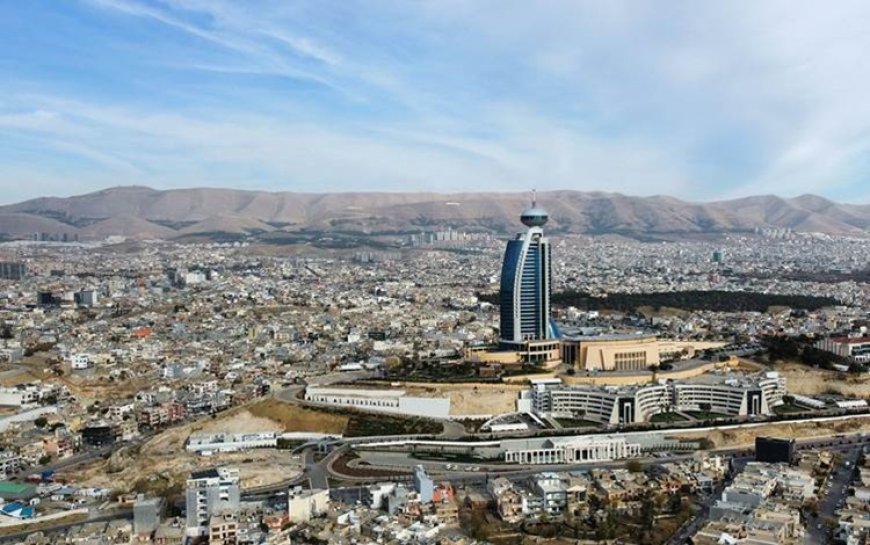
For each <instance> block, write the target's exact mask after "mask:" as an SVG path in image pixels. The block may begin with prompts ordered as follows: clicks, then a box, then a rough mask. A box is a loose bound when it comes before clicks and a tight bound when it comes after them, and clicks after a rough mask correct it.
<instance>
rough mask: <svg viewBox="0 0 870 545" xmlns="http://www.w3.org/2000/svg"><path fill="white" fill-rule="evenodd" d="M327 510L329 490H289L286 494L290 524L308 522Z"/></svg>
mask: <svg viewBox="0 0 870 545" xmlns="http://www.w3.org/2000/svg"><path fill="white" fill-rule="evenodd" d="M328 509H329V490H319V489H315V490H302V489H301V488H294V489H291V490H290V492H289V493H288V494H287V516H288V519H289V521H290V522H294V523H296V522H308V521H309V520H311V519H312V518H313V517H316V516H319V515H322V514H324V513H326V511H327V510H328Z"/></svg>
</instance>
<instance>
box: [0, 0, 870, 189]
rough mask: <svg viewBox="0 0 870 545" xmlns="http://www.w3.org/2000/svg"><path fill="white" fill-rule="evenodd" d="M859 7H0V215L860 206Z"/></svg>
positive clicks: (866, 14) (863, 116)
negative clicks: (335, 197)
mask: <svg viewBox="0 0 870 545" xmlns="http://www.w3.org/2000/svg"><path fill="white" fill-rule="evenodd" d="M868 21H870V3H868V2H866V1H850V0H840V1H838V2H833V3H824V4H823V3H819V2H803V1H795V0H792V1H783V2H778V1H757V0H752V1H740V0H737V1H728V2H691V1H677V0H673V1H671V0H668V1H665V2H662V1H654V0H651V1H643V0H631V1H628V2H619V1H610V0H608V1H607V2H602V1H597V2H584V1H565V2H559V1H547V0H541V1H535V2H529V1H516V2H514V1H509V0H494V1H483V0H481V1H472V0H461V1H460V0H455V1H454V0H435V1H428V2H411V1H395V2H387V1H354V0H341V1H339V0H335V1H332V0H320V1H311V2H291V1H285V0H271V1H262V0H245V1H238V0H226V1H224V0H151V1H145V0H64V1H55V0H28V1H26V2H5V3H3V4H2V5H0V86H2V88H3V93H2V94H0V189H2V197H0V202H14V201H17V200H21V199H25V198H30V197H35V196H42V195H72V194H78V193H84V192H88V191H93V190H97V189H101V188H104V187H108V186H115V185H129V184H140V185H148V186H151V187H156V188H172V187H192V186H222V187H233V188H240V189H264V190H291V191H309V192H320V191H357V190H359V191H476V190H481V191H486V190H506V191H525V190H527V189H528V188H531V187H537V188H538V189H578V190H600V191H613V192H620V193H626V194H635V195H652V194H667V195H674V196H678V197H682V198H685V199H690V200H711V199H721V198H732V197H737V196H742V195H749V194H767V193H775V194H779V195H783V196H795V195H799V194H802V193H818V194H822V195H825V196H828V197H830V198H833V199H835V200H840V201H845V202H870V62H867V51H870V28H868V27H870V23H868Z"/></svg>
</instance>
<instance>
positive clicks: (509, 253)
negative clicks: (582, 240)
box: [499, 202, 558, 361]
mask: <svg viewBox="0 0 870 545" xmlns="http://www.w3.org/2000/svg"><path fill="white" fill-rule="evenodd" d="M520 219H521V221H522V222H523V224H524V225H526V226H527V227H528V228H529V229H528V231H526V232H525V233H520V234H518V235H517V237H516V238H515V239H514V240H511V241H509V242H508V244H507V248H506V249H505V254H504V261H503V262H502V268H501V285H500V290H499V310H500V316H499V318H500V330H501V333H500V341H499V344H500V348H501V349H502V350H517V351H521V352H526V353H527V354H528V356H530V357H531V361H536V360H544V359H549V358H550V356H549V354H547V355H546V356H545V355H544V354H543V352H547V353H549V352H550V351H551V350H552V349H553V348H552V347H550V346H547V347H546V349H542V350H541V352H542V354H540V355H536V354H533V352H535V350H530V348H529V346H530V343H532V344H533V343H534V342H535V341H548V340H553V339H555V338H556V337H557V336H558V332H557V330H556V328H555V326H554V325H553V323H552V321H551V320H550V291H551V276H552V271H551V268H550V262H551V260H550V243H549V241H548V240H547V238H546V237H545V236H544V231H543V229H542V227H543V226H544V225H545V224H546V223H547V219H548V215H547V212H546V211H545V210H544V209H542V208H539V207H538V206H536V205H535V203H534V202H532V207H531V208H528V209H526V210H525V211H523V213H522V216H521V217H520ZM556 348H557V349H558V347H556Z"/></svg>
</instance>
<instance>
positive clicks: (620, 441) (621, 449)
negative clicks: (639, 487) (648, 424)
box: [504, 435, 641, 464]
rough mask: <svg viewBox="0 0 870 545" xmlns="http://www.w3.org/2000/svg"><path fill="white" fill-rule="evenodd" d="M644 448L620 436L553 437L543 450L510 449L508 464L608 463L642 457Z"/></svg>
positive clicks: (507, 452)
mask: <svg viewBox="0 0 870 545" xmlns="http://www.w3.org/2000/svg"><path fill="white" fill-rule="evenodd" d="M640 453H641V445H640V444H638V443H629V442H628V441H626V439H625V437H621V436H618V435H607V436H601V435H590V436H586V437H582V436H581V437H553V438H550V439H547V441H546V442H545V443H544V444H543V445H542V446H541V447H540V448H531V449H517V450H507V451H506V452H505V454H504V459H505V462H510V463H515V464H573V463H582V462H593V461H597V462H604V461H611V460H622V459H625V458H635V457H638V456H640Z"/></svg>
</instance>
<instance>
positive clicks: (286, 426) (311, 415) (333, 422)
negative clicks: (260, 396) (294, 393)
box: [246, 399, 348, 434]
mask: <svg viewBox="0 0 870 545" xmlns="http://www.w3.org/2000/svg"><path fill="white" fill-rule="evenodd" d="M246 412H248V414H249V415H251V416H252V417H257V418H261V419H265V420H268V421H270V422H272V423H273V428H272V429H274V424H275V423H277V424H278V428H279V429H281V430H282V431H310V432H317V433H333V434H341V433H344V430H345V428H346V427H347V421H348V417H347V416H345V415H340V414H334V413H329V412H326V411H317V410H312V409H306V408H304V407H300V406H299V405H295V404H292V403H284V402H282V401H278V400H277V399H264V400H262V401H258V402H256V403H254V404H252V405H249V406H248V407H247V411H246Z"/></svg>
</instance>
